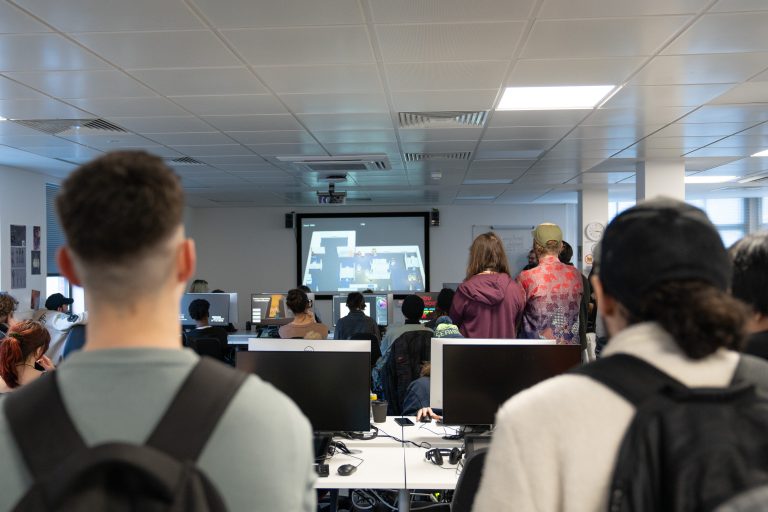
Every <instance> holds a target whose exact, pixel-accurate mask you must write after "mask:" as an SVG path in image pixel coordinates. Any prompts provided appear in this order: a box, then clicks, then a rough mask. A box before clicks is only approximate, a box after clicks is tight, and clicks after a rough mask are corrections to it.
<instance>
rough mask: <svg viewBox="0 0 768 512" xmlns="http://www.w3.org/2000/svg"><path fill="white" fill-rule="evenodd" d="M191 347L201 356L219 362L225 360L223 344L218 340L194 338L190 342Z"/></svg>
mask: <svg viewBox="0 0 768 512" xmlns="http://www.w3.org/2000/svg"><path fill="white" fill-rule="evenodd" d="M189 347H190V348H191V349H192V350H194V351H195V352H197V354H199V355H201V356H208V357H212V358H213V359H218V360H219V361H223V360H224V354H222V352H221V344H220V343H219V340H217V339H216V338H193V339H191V340H189Z"/></svg>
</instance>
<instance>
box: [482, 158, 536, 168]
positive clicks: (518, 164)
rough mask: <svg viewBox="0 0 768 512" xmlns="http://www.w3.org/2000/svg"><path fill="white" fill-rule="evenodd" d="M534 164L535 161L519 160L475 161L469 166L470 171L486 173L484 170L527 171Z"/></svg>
mask: <svg viewBox="0 0 768 512" xmlns="http://www.w3.org/2000/svg"><path fill="white" fill-rule="evenodd" d="M534 163H536V160H520V159H514V160H509V159H501V160H480V161H478V160H475V161H474V162H472V164H471V168H472V170H475V171H486V170H489V171H490V170H504V169H522V170H525V169H528V168H529V167H530V166H532V165H533V164H534Z"/></svg>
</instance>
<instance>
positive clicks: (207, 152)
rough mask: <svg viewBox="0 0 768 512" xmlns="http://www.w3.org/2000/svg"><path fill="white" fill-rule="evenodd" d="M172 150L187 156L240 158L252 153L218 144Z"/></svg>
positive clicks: (237, 146)
mask: <svg viewBox="0 0 768 512" xmlns="http://www.w3.org/2000/svg"><path fill="white" fill-rule="evenodd" d="M171 147H172V148H173V149H175V150H176V151H178V152H179V153H182V154H184V155H189V156H194V157H197V156H241V155H245V156H248V155H251V154H253V152H252V151H248V148H246V147H245V146H242V145H240V144H220V145H211V146H171Z"/></svg>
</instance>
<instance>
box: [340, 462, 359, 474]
mask: <svg viewBox="0 0 768 512" xmlns="http://www.w3.org/2000/svg"><path fill="white" fill-rule="evenodd" d="M355 471H357V466H355V465H354V464H342V465H341V466H339V469H337V470H336V472H337V473H338V474H340V475H341V476H349V475H351V474H352V473H354V472H355Z"/></svg>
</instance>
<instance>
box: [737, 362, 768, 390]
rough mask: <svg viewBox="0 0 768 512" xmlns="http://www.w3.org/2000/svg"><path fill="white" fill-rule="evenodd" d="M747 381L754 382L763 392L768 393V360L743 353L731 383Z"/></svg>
mask: <svg viewBox="0 0 768 512" xmlns="http://www.w3.org/2000/svg"><path fill="white" fill-rule="evenodd" d="M746 383H748V384H754V385H755V386H756V387H757V388H758V389H759V390H760V392H761V393H763V394H768V361H765V360H764V359H761V358H759V357H755V356H751V355H749V354H741V355H740V356H739V364H738V365H737V366H736V371H735V372H734V373H733V381H732V382H731V384H732V385H738V384H746Z"/></svg>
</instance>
